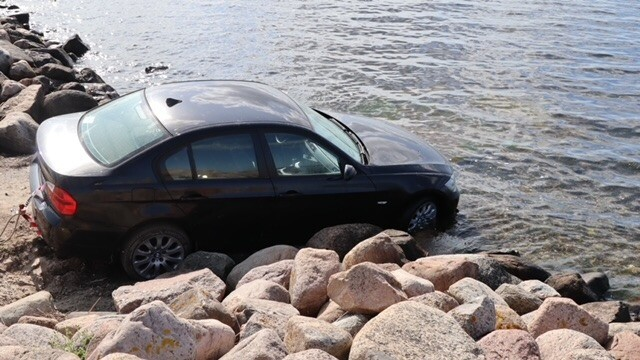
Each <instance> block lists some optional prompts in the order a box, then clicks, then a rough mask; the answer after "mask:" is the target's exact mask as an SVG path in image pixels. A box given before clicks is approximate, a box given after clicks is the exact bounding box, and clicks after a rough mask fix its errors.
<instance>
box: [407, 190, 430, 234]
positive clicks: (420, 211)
mask: <svg viewBox="0 0 640 360" xmlns="http://www.w3.org/2000/svg"><path fill="white" fill-rule="evenodd" d="M438 217H439V208H438V203H436V202H435V201H434V200H433V199H432V198H429V197H426V198H422V199H421V200H420V201H417V202H415V203H414V204H413V205H412V206H411V207H409V209H408V210H407V212H406V213H405V215H404V217H403V220H402V225H403V228H404V229H406V231H407V232H408V233H410V234H415V233H417V232H420V231H423V230H434V229H436V227H437V225H438Z"/></svg>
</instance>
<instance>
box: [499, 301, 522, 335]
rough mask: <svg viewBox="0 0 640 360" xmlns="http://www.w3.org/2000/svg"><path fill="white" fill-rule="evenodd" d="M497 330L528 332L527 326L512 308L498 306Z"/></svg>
mask: <svg viewBox="0 0 640 360" xmlns="http://www.w3.org/2000/svg"><path fill="white" fill-rule="evenodd" d="M496 330H527V324H526V323H525V322H524V321H523V320H522V318H521V317H520V315H518V313H516V312H515V311H513V309H511V308H510V307H508V306H504V305H496Z"/></svg>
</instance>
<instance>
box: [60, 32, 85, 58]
mask: <svg viewBox="0 0 640 360" xmlns="http://www.w3.org/2000/svg"><path fill="white" fill-rule="evenodd" d="M62 48H63V49H64V51H66V52H67V53H69V54H74V55H75V56H77V57H82V55H84V54H86V53H87V51H89V50H90V47H89V45H87V43H85V42H84V41H83V40H82V39H81V38H80V35H78V34H73V36H71V37H70V38H69V40H67V41H66V42H65V43H64V45H63V46H62Z"/></svg>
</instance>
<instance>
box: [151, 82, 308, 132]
mask: <svg viewBox="0 0 640 360" xmlns="http://www.w3.org/2000/svg"><path fill="white" fill-rule="evenodd" d="M144 93H145V96H146V99H147V102H148V103H149V106H150V107H151V110H152V111H153V113H154V114H155V115H156V117H157V118H158V119H159V120H160V122H161V123H162V124H163V125H164V127H165V128H166V129H167V130H168V131H169V132H171V133H172V134H173V135H179V134H182V133H186V132H189V131H192V130H196V129H201V128H210V127H217V126H224V125H230V124H287V125H294V126H298V127H304V128H307V129H311V128H312V126H311V123H310V122H309V119H308V118H307V116H306V115H305V113H304V112H303V111H302V109H301V108H300V106H299V105H298V104H297V103H296V102H295V101H293V100H292V99H291V98H290V97H289V96H287V95H286V94H284V93H283V92H281V91H279V90H276V89H274V88H272V87H270V86H268V85H265V84H261V83H257V82H251V81H235V80H233V81H232V80H203V81H185V82H176V83H169V84H163V85H156V86H151V87H149V88H147V89H145V90H144Z"/></svg>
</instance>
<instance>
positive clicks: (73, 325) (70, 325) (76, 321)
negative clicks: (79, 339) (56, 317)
mask: <svg viewBox="0 0 640 360" xmlns="http://www.w3.org/2000/svg"><path fill="white" fill-rule="evenodd" d="M99 317H100V315H85V316H80V317H75V318H71V319H67V320H64V321H61V322H59V323H57V324H56V325H55V328H54V329H55V330H56V331H58V332H60V333H62V334H65V335H67V336H73V335H75V333H76V332H78V330H80V329H82V328H83V327H85V326H87V325H90V324H92V323H93V322H94V321H96V320H97V319H98V318H99Z"/></svg>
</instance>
